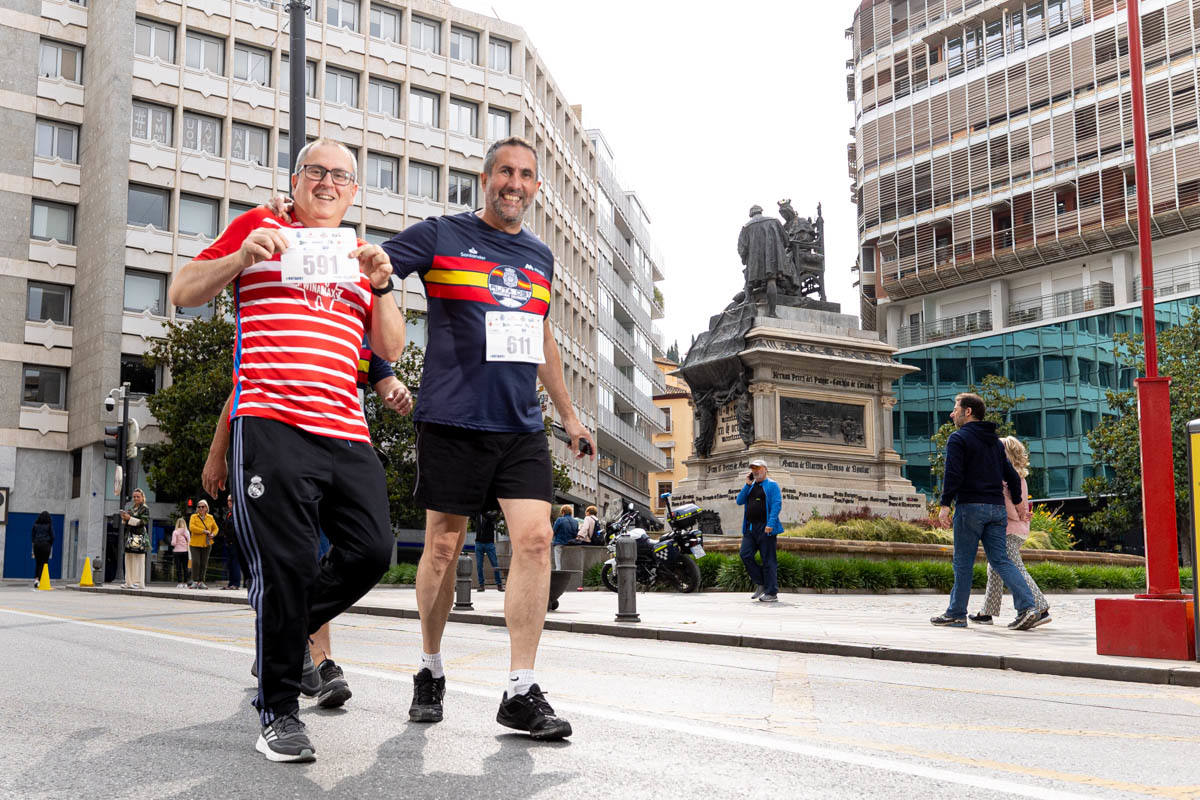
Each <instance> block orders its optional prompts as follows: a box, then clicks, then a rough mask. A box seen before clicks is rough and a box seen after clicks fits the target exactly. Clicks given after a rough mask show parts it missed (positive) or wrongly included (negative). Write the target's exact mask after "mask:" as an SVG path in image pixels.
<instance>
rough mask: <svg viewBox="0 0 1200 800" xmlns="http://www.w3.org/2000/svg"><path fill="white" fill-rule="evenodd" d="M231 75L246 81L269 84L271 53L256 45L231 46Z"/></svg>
mask: <svg viewBox="0 0 1200 800" xmlns="http://www.w3.org/2000/svg"><path fill="white" fill-rule="evenodd" d="M233 77H234V78H236V79H237V80H239V81H246V82H247V83H258V84H261V85H263V86H270V85H271V54H270V53H269V52H267V51H266V50H259V49H258V48H257V47H250V46H249V45H244V44H236V45H234V46H233Z"/></svg>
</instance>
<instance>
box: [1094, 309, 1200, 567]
mask: <svg viewBox="0 0 1200 800" xmlns="http://www.w3.org/2000/svg"><path fill="white" fill-rule="evenodd" d="M1113 341H1114V343H1115V344H1116V348H1117V359H1118V361H1119V363H1120V364H1122V365H1124V366H1125V367H1126V368H1132V369H1135V370H1136V371H1137V373H1138V374H1139V375H1144V374H1145V366H1146V352H1145V344H1144V342H1143V340H1142V335H1141V334H1126V333H1118V334H1116V335H1115V336H1114V337H1113ZM1158 364H1159V372H1160V374H1162V375H1169V376H1171V432H1172V433H1171V445H1172V451H1173V455H1174V470H1175V473H1174V474H1175V514H1176V522H1177V525H1176V527H1177V534H1178V537H1179V551H1180V553H1183V554H1184V555H1185V557H1186V555H1187V554H1188V553H1189V552H1190V551H1191V544H1190V532H1189V530H1188V529H1189V520H1190V516H1191V510H1190V509H1191V488H1190V486H1189V485H1188V450H1187V445H1188V442H1187V423H1188V421H1189V420H1193V419H1196V418H1200V307H1198V306H1192V309H1191V312H1190V313H1189V315H1188V318H1187V320H1185V321H1184V322H1183V323H1182V324H1181V325H1177V326H1174V327H1171V328H1167V329H1166V330H1164V331H1163V332H1162V333H1160V334H1159V336H1158ZM1107 398H1108V405H1109V407H1110V408H1111V409H1112V414H1113V415H1115V416H1106V417H1105V419H1104V421H1103V422H1101V424H1100V425H1098V426H1096V428H1094V429H1093V430H1092V431H1091V432H1089V433H1088V437H1087V438H1088V444H1089V445H1090V446H1091V448H1092V457H1093V460H1094V462H1095V465H1096V473H1097V474H1096V475H1095V476H1094V477H1091V478H1088V479H1087V480H1085V481H1084V482H1083V489H1084V491H1085V492H1086V493H1087V496H1088V500H1090V501H1091V502H1092V503H1093V504H1097V503H1100V502H1102V501H1104V500H1107V503H1106V504H1105V505H1104V507H1103V508H1101V509H1100V510H1098V511H1094V512H1092V513H1091V514H1089V515H1088V516H1087V517H1086V518H1085V519H1084V520H1083V526H1084V528H1085V529H1086V530H1087V531H1089V532H1090V533H1094V534H1101V535H1102V534H1104V533H1116V532H1124V531H1129V530H1136V529H1138V528H1141V526H1142V478H1141V474H1142V464H1141V445H1140V440H1139V438H1138V422H1137V394H1136V392H1135V391H1133V390H1126V391H1111V390H1110V391H1109V392H1108V393H1107Z"/></svg>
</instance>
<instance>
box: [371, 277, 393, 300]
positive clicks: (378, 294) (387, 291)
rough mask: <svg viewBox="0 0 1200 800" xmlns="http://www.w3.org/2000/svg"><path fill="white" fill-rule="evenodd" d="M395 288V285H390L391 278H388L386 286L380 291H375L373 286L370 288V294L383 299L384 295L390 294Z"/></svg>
mask: <svg viewBox="0 0 1200 800" xmlns="http://www.w3.org/2000/svg"><path fill="white" fill-rule="evenodd" d="M395 288H396V285H395V284H394V283H392V279H391V277H388V282H387V286H385V287H383V288H382V289H376V288H375V287H374V286H372V287H371V294H373V295H375V296H376V297H383V296H384V295H385V294H391V292H392V289H395Z"/></svg>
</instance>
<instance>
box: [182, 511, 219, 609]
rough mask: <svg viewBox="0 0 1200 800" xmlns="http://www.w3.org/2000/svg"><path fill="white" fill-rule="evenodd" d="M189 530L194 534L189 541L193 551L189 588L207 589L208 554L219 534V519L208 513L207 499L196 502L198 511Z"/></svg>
mask: <svg viewBox="0 0 1200 800" xmlns="http://www.w3.org/2000/svg"><path fill="white" fill-rule="evenodd" d="M188 531H189V532H190V533H191V534H192V538H191V539H190V540H189V541H188V549H189V550H191V551H192V582H191V583H190V584H188V588H189V589H207V588H208V587H207V586H206V585H205V584H204V573H205V572H207V571H208V554H209V552H210V551H211V550H212V541H213V537H214V536H216V535H217V520H216V518H215V517H213V515H212V514H209V513H208V501H207V500H201V501H200V502H199V503H197V504H196V513H195V514H192V517H191V519H190V520H188Z"/></svg>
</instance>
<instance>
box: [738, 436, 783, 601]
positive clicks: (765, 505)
mask: <svg viewBox="0 0 1200 800" xmlns="http://www.w3.org/2000/svg"><path fill="white" fill-rule="evenodd" d="M737 504H738V505H739V506H745V507H746V511H745V514H744V517H743V519H742V550H741V553H740V555H741V557H742V563H743V564H745V565H746V572H748V573H749V574H750V580H752V581H754V594H752V595H750V599H751V600H758V601H759V602H762V603H775V602H778V600H779V597H778V595H779V583H778V579H777V573H778V570H777V569H776V565H775V537H776V536H778V535H779V532H780V531H781V530H783V526H782V525H781V524H780V522H779V512H780V511H782V510H783V493H782V492H780V491H779V484H778V483H776V482H775V481H773V480H771V479H770V478H768V477H767V462H766V461H763V460H762V459H761V458H756V459H754V460H753V461H751V462H750V472H748V473H747V474H746V485H745V486H743V487H742V490H741V491H740V492H738V496H737ZM755 553H758V554H760V555H761V556H762V566H759V565H758V564H757V563H755V561H754V554H755Z"/></svg>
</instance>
